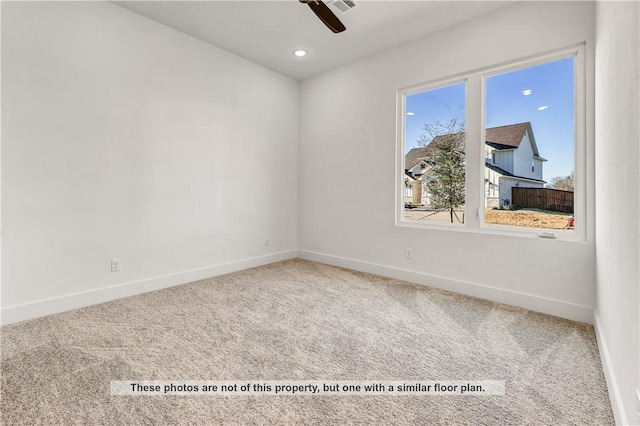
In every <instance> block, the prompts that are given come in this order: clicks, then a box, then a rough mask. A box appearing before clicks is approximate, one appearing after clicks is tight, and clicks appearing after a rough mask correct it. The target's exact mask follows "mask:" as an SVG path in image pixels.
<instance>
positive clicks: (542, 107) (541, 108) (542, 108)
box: [538, 105, 549, 111]
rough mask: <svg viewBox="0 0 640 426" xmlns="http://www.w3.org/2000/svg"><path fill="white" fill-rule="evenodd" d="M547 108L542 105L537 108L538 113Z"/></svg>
mask: <svg viewBox="0 0 640 426" xmlns="http://www.w3.org/2000/svg"><path fill="white" fill-rule="evenodd" d="M547 108H549V106H548V105H543V106H541V107H538V111H544V110H545V109H547Z"/></svg>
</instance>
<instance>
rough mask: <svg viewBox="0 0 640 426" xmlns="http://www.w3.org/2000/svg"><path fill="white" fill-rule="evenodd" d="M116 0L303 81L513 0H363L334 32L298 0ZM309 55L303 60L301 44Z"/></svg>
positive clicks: (127, 6)
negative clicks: (342, 28)
mask: <svg viewBox="0 0 640 426" xmlns="http://www.w3.org/2000/svg"><path fill="white" fill-rule="evenodd" d="M114 3H116V4H118V5H119V6H122V7H124V8H126V9H129V10H131V11H133V12H136V13H138V14H140V15H143V16H146V17H147V18H150V19H153V20H154V21H157V22H160V23H162V24H165V25H167V26H169V27H171V28H174V29H176V30H178V31H181V32H183V33H186V34H189V35H191V36H193V37H196V38H198V39H200V40H203V41H205V42H207V43H210V44H213V45H215V46H218V47H220V48H222V49H225V50H227V51H229V52H232V53H234V54H236V55H238V56H241V57H243V58H246V59H248V60H250V61H253V62H255V63H257V64H260V65H262V66H264V67H267V68H270V69H272V70H274V71H277V72H280V73H282V74H285V75H287V76H289V77H292V78H294V79H296V80H304V79H306V78H308V77H311V76H314V75H317V74H320V73H323V72H325V71H328V70H331V69H334V68H337V67H339V66H342V65H345V64H348V63H350V62H353V61H356V60H358V59H361V58H364V57H366V56H369V55H372V54H375V53H378V52H381V51H384V50H387V49H390V48H392V47H395V46H398V45H401V44H403V43H407V42H410V41H412V40H416V39H418V38H420V37H423V36H426V35H428V34H432V33H435V32H437V31H440V30H442V29H444V28H447V27H450V26H453V25H456V24H459V23H462V22H465V21H468V20H470V19H473V18H476V17H478V16H481V15H484V14H486V13H489V12H492V11H494V10H497V9H501V8H504V7H507V6H509V5H510V4H512V3H514V2H513V1H451V0H449V1H415V0H414V1H397V0H393V1H379V0H357V6H356V7H355V8H353V9H351V10H349V11H347V12H345V13H343V14H341V15H339V18H340V20H341V21H342V22H343V23H344V24H345V25H346V27H347V30H346V31H345V32H343V33H339V34H334V33H332V32H331V31H330V30H329V29H327V28H326V27H325V26H324V24H323V23H322V22H321V21H320V20H319V19H318V18H317V17H316V16H315V15H314V13H313V12H312V11H311V9H310V8H309V7H308V6H307V5H304V4H302V3H300V2H299V1H298V0H277V1H270V0H262V1H238V0H235V1H115V2H114ZM300 48H302V49H306V50H307V51H308V52H309V54H308V55H307V56H306V57H303V58H298V57H296V56H294V55H293V51H294V50H295V49H300Z"/></svg>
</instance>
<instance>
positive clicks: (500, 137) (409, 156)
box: [404, 122, 540, 169]
mask: <svg viewBox="0 0 640 426" xmlns="http://www.w3.org/2000/svg"><path fill="white" fill-rule="evenodd" d="M527 130H529V136H530V137H531V139H532V142H533V149H534V155H536V156H539V155H540V154H539V153H538V148H537V146H536V143H535V140H533V130H532V129H531V123H529V122H526V123H517V124H509V125H507V126H498V127H491V128H489V129H487V130H486V135H485V136H486V139H487V140H486V143H487V145H489V146H491V147H493V148H495V149H500V150H502V149H515V148H518V147H519V146H520V142H521V141H522V138H523V137H524V134H525V132H526V131H527ZM457 135H459V136H460V137H463V136H464V133H456V136H457ZM445 136H448V135H441V136H436V137H435V138H433V140H432V141H431V143H429V145H427V146H424V147H420V148H413V149H411V150H410V151H409V152H407V153H406V155H405V156H404V167H405V169H411V168H412V167H413V166H415V165H416V164H418V163H419V162H420V160H423V159H425V158H429V157H431V153H432V151H433V150H434V149H435V147H436V146H437V145H438V143H439V141H441V140H442V138H444V137H445Z"/></svg>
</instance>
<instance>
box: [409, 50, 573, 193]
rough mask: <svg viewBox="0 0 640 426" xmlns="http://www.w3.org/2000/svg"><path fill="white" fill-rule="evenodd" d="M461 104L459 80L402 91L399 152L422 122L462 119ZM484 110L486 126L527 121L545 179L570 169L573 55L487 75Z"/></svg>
mask: <svg viewBox="0 0 640 426" xmlns="http://www.w3.org/2000/svg"><path fill="white" fill-rule="evenodd" d="M464 105H465V83H459V84H455V85H452V86H447V87H443V88H438V89H435V90H429V91H426V92H420V93H416V94H413V95H408V96H407V97H406V111H407V116H406V117H405V123H406V124H405V125H406V128H405V135H406V140H405V153H406V152H407V151H409V150H410V149H411V148H415V147H416V146H417V145H416V141H417V140H418V139H419V137H420V134H421V133H423V131H422V128H423V127H424V125H425V124H429V123H433V122H434V121H440V122H445V123H446V122H448V121H449V120H450V118H451V116H452V115H456V116H457V117H458V118H459V119H460V120H461V121H464V118H465V117H464ZM485 114H486V122H485V126H486V128H491V127H497V126H504V125H508V124H516V123H523V122H526V121H530V122H531V125H532V128H533V134H534V137H535V140H536V144H537V146H538V151H539V153H540V155H541V156H542V157H543V158H545V159H547V160H548V161H547V162H545V163H544V165H543V176H542V177H543V179H544V180H545V181H547V182H549V181H550V180H551V179H552V178H554V177H559V176H566V175H568V174H570V173H571V172H572V171H574V58H572V57H571V58H567V59H562V60H559V61H554V62H549V63H546V64H542V65H538V66H534V67H529V68H525V69H522V70H517V71H511V72H507V73H503V74H498V75H494V76H491V77H488V78H487V79H486V105H485Z"/></svg>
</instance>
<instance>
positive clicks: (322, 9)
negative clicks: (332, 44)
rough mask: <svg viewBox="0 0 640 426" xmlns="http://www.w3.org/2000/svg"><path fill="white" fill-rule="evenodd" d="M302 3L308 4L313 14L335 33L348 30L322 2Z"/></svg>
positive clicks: (306, 1) (315, 0)
mask: <svg viewBox="0 0 640 426" xmlns="http://www.w3.org/2000/svg"><path fill="white" fill-rule="evenodd" d="M300 3H304V4H308V5H309V7H310V8H311V10H313V13H315V14H316V16H317V17H318V18H320V20H321V21H322V22H324V24H325V25H326V26H327V28H329V29H330V30H331V31H333V32H334V33H341V32H343V31H344V30H346V29H347V27H345V26H344V24H343V23H342V22H340V19H338V17H337V16H336V15H335V14H334V13H333V12H332V11H331V9H329V7H328V6H327V5H326V4H324V2H322V1H321V0H300Z"/></svg>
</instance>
